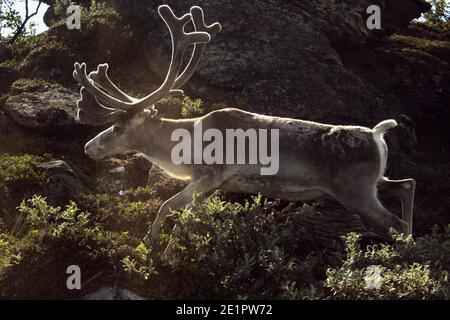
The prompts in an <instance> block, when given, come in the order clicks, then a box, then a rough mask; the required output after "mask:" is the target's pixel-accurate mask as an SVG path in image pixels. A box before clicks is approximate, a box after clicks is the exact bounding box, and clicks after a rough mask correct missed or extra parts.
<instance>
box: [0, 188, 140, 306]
mask: <svg viewBox="0 0 450 320" xmlns="http://www.w3.org/2000/svg"><path fill="white" fill-rule="evenodd" d="M19 212H20V213H21V214H22V215H23V216H24V219H23V226H22V228H21V230H22V232H21V234H20V235H16V236H15V237H14V238H12V237H10V239H11V240H9V241H8V240H2V241H0V250H3V251H5V252H6V255H5V257H6V258H2V260H1V261H0V263H1V265H0V297H2V298H38V299H40V298H59V299H61V298H71V297H72V298H75V297H79V295H80V294H83V293H84V294H86V293H88V292H87V291H89V290H92V287H90V285H94V286H95V287H98V286H102V285H113V284H114V281H119V280H120V279H121V278H122V276H121V274H120V272H121V271H120V270H121V266H122V262H121V261H122V259H124V258H125V256H126V255H125V253H127V251H126V247H127V245H128V244H129V243H131V244H133V245H136V240H135V239H133V238H131V237H130V236H129V234H128V233H127V232H113V231H110V230H106V229H105V228H104V227H103V226H102V225H100V224H98V223H96V222H94V221H92V220H91V217H90V214H89V213H87V212H83V211H81V210H79V208H78V207H77V205H76V204H75V203H70V204H69V205H68V206H67V207H66V208H65V209H64V210H63V209H61V208H59V207H57V208H55V207H52V206H49V205H48V204H47V202H46V201H45V199H43V198H41V197H37V196H35V197H33V198H31V199H30V200H28V201H24V202H22V204H21V205H20V207H19ZM2 237H3V238H2ZM2 237H0V239H5V235H2ZM6 239H8V238H6ZM124 248H125V249H124ZM124 250H125V251H124ZM69 265H78V266H80V268H81V270H82V274H83V279H84V281H83V283H87V282H88V280H89V279H90V278H92V277H93V276H95V275H98V274H101V275H102V276H101V277H98V278H95V277H94V278H95V279H96V280H93V281H91V282H90V285H87V286H85V287H83V291H81V292H75V291H76V290H75V291H70V290H68V289H67V287H66V279H67V274H66V268H67V267H68V266H69ZM95 287H94V288H95Z"/></svg>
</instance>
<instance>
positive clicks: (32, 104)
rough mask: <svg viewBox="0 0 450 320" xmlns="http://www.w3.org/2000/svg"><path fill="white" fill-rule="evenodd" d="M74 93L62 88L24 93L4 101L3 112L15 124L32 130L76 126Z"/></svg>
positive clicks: (75, 99) (76, 97)
mask: <svg viewBox="0 0 450 320" xmlns="http://www.w3.org/2000/svg"><path fill="white" fill-rule="evenodd" d="M78 98H79V96H78V94H77V93H76V92H74V91H72V90H69V89H66V88H62V87H57V88H50V89H39V90H37V91H35V92H24V93H21V94H19V95H16V96H12V97H10V98H9V99H8V100H6V103H5V105H4V110H5V112H6V113H7V114H8V115H9V116H10V117H11V119H12V120H13V121H15V122H16V123H17V124H19V125H21V126H24V127H27V128H33V129H46V128H54V127H63V126H72V125H75V124H76V120H75V119H76V110H77V100H78Z"/></svg>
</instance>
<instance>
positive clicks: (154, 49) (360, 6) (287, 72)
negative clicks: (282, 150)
mask: <svg viewBox="0 0 450 320" xmlns="http://www.w3.org/2000/svg"><path fill="white" fill-rule="evenodd" d="M106 2H107V3H109V4H110V5H111V6H113V7H115V8H116V9H117V10H119V11H120V12H123V13H124V14H126V15H132V16H133V18H134V19H135V23H138V24H139V25H140V27H141V28H142V29H144V30H147V33H148V36H147V39H146V42H145V47H146V49H147V56H148V64H149V69H150V70H152V71H153V72H154V73H156V74H159V75H160V76H161V78H163V77H164V74H165V72H166V69H167V64H168V58H169V57H170V48H169V45H168V44H169V41H168V34H167V32H166V31H165V27H164V26H163V24H162V23H161V21H160V18H159V17H158V15H157V11H156V8H157V6H158V5H159V4H160V3H159V1H140V0H134V1H118V0H114V1H113V0H110V1H106ZM168 3H169V4H170V5H171V6H172V7H173V8H174V10H175V12H176V13H177V14H180V13H182V12H186V11H187V10H188V9H189V7H190V6H192V5H200V6H202V7H203V8H204V10H205V13H206V16H207V20H208V21H220V22H221V23H222V25H223V30H222V32H221V33H220V34H218V35H217V36H216V37H215V38H214V39H213V40H212V42H211V43H210V45H209V47H208V49H207V51H206V52H205V54H204V57H203V59H202V61H201V63H200V66H199V68H198V71H197V72H196V75H195V77H194V78H193V79H192V80H191V81H190V83H189V84H187V85H186V88H185V89H186V90H187V92H188V93H190V94H191V95H195V96H200V97H202V98H204V99H205V100H207V101H208V100H209V101H211V100H212V101H215V102H225V103H226V104H228V105H234V106H237V107H242V108H246V109H250V110H252V111H256V112H261V113H264V114H272V115H279V116H290V117H301V118H307V119H311V120H320V121H327V122H340V123H358V124H364V125H373V124H374V123H375V122H377V121H379V120H381V119H382V118H385V117H387V116H389V115H392V112H391V110H389V105H388V104H387V103H385V101H384V95H383V92H380V91H379V90H377V88H376V87H375V86H374V85H373V84H372V83H370V82H369V81H367V80H366V79H364V78H361V77H360V76H359V75H358V74H357V73H355V72H354V71H353V70H351V69H348V68H347V67H346V65H345V64H344V62H343V61H342V57H341V55H340V52H339V50H338V49H337V48H340V47H342V46H343V45H354V44H356V45H358V46H363V45H364V43H365V42H366V41H370V40H372V39H375V38H378V37H379V36H380V35H386V34H390V33H392V32H393V31H395V30H397V29H398V28H401V27H404V26H405V25H407V24H408V23H409V22H410V21H411V20H412V19H413V18H416V17H419V16H420V14H421V13H422V12H424V11H426V10H428V9H429V5H428V4H427V3H426V2H425V1H423V0H404V1H393V0H379V1H367V0H352V1H321V0H316V1H292V0H291V1H283V2H280V1H275V0H263V1H258V2H248V1H242V2H235V1H210V0H189V1H185V0H183V1H181V0H179V1H177V0H173V1H169V2H168ZM371 4H377V5H379V6H380V7H381V8H382V19H383V20H382V21H383V23H382V27H383V30H382V31H379V32H372V31H370V30H368V29H367V27H366V19H367V17H368V15H367V14H366V9H367V7H368V6H369V5H371ZM161 61H164V62H165V63H161Z"/></svg>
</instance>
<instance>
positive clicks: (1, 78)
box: [0, 67, 18, 94]
mask: <svg viewBox="0 0 450 320" xmlns="http://www.w3.org/2000/svg"><path fill="white" fill-rule="evenodd" d="M17 78H18V73H17V71H15V70H14V69H11V68H6V67H0V94H1V93H3V92H7V91H8V89H9V87H10V86H11V84H12V83H13V82H14V81H16V80H17Z"/></svg>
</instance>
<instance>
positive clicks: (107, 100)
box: [74, 62, 130, 110]
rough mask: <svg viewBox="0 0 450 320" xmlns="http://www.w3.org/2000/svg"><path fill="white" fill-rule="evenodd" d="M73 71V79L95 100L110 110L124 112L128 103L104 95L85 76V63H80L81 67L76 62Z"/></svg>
mask: <svg viewBox="0 0 450 320" xmlns="http://www.w3.org/2000/svg"><path fill="white" fill-rule="evenodd" d="M74 66H75V71H74V79H75V80H76V81H78V83H80V84H81V85H82V86H84V87H85V88H86V90H87V91H89V92H90V93H91V94H92V95H93V96H94V97H95V99H96V100H97V101H98V100H101V101H102V102H103V103H104V104H105V105H107V106H108V107H110V108H113V109H117V110H126V109H127V108H126V105H127V104H130V103H129V102H125V101H122V100H119V99H117V98H115V97H113V96H111V95H109V94H107V93H105V92H104V91H103V90H102V89H101V88H100V87H98V86H97V85H96V84H95V83H94V82H93V81H92V80H91V79H90V78H89V77H88V75H87V74H86V63H84V62H83V63H82V64H81V65H80V64H79V63H78V62H76V63H75V65H74Z"/></svg>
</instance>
